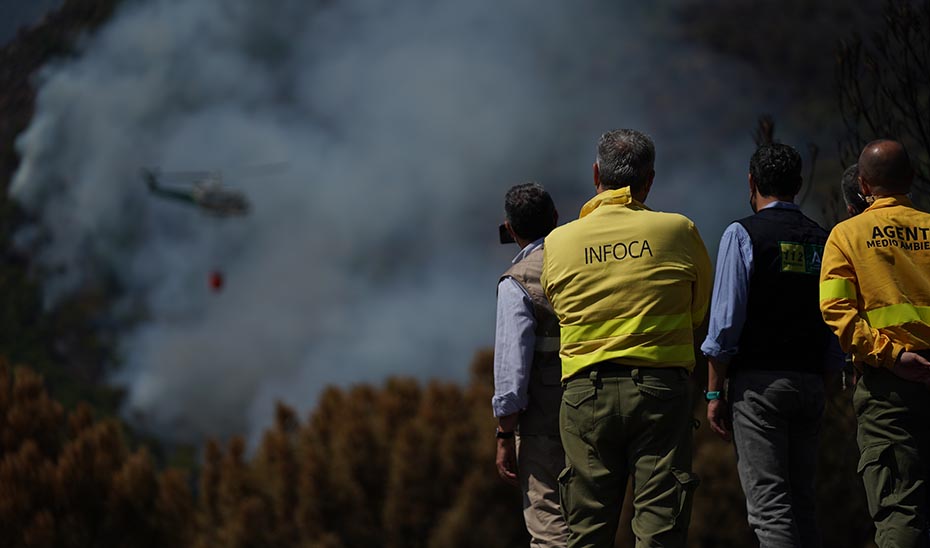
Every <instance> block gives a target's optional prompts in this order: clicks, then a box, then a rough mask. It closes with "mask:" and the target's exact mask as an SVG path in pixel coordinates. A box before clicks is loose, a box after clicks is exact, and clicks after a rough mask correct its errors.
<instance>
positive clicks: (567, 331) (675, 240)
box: [542, 187, 713, 380]
mask: <svg viewBox="0 0 930 548" xmlns="http://www.w3.org/2000/svg"><path fill="white" fill-rule="evenodd" d="M712 283H713V271H712V269H711V264H710V258H709V257H708V256H707V249H706V248H705V247H704V242H703V240H701V236H700V235H699V234H698V231H697V228H696V227H695V226H694V223H692V222H691V221H690V220H689V219H688V218H687V217H684V216H682V215H678V214H674V213H660V212H656V211H652V210H650V209H649V208H648V207H646V206H645V205H643V204H641V203H639V202H637V201H635V200H633V199H632V197H631V196H630V189H629V187H626V188H622V189H619V190H609V191H605V192H602V193H601V194H598V195H597V196H595V197H594V198H593V199H591V201H589V202H588V203H587V204H585V206H584V207H583V208H582V210H581V216H580V218H579V219H578V220H576V221H573V222H571V223H568V224H566V225H564V226H561V227H559V228H556V229H555V230H554V231H552V233H550V234H549V236H548V237H547V238H546V244H545V259H544V263H543V272H542V284H543V289H544V290H545V292H546V296H547V297H548V298H549V301H550V302H551V303H552V307H553V309H554V310H555V313H556V316H558V318H559V324H560V325H561V334H560V337H561V345H560V346H561V348H560V351H559V354H560V356H561V358H562V379H563V380H564V379H567V378H568V377H570V376H572V375H574V374H575V373H578V372H579V371H582V370H584V369H585V368H587V367H589V366H591V365H593V364H595V363H598V362H602V361H605V360H610V361H613V362H617V363H622V364H628V365H633V366H637V365H639V366H649V367H685V368H687V369H688V370H691V369H693V367H694V345H693V328H694V327H696V326H698V325H699V324H701V323H702V322H703V321H704V317H705V315H706V313H707V304H708V299H709V298H710V291H711V284H712Z"/></svg>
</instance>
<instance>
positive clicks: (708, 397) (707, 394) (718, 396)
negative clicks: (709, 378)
mask: <svg viewBox="0 0 930 548" xmlns="http://www.w3.org/2000/svg"><path fill="white" fill-rule="evenodd" d="M722 399H723V391H721V390H705V391H704V400H705V401H707V402H712V401H714V400H722Z"/></svg>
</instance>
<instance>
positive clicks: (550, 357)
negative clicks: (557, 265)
mask: <svg viewBox="0 0 930 548" xmlns="http://www.w3.org/2000/svg"><path fill="white" fill-rule="evenodd" d="M542 264H543V248H542V247H541V246H540V247H539V248H538V249H536V250H534V251H533V252H532V253H530V254H529V255H527V256H526V257H525V258H524V259H523V260H522V261H520V262H518V263H517V264H515V265H513V266H511V267H510V269H509V270H507V272H505V273H504V275H503V276H501V280H503V279H504V278H513V279H514V280H515V281H516V282H517V283H518V284H520V285H521V286H522V287H523V289H524V290H526V292H527V294H529V296H530V299H531V300H532V301H533V315H534V316H535V318H536V348H535V351H534V352H533V365H532V368H531V369H530V381H529V389H528V394H529V402H528V403H527V406H526V409H525V410H524V411H523V412H522V413H521V414H520V435H521V436H539V435H549V436H558V435H559V405H560V404H561V401H562V384H561V375H562V363H561V361H560V360H559V319H558V318H557V317H556V315H555V312H553V310H552V305H550V304H549V301H548V300H546V295H545V294H544V293H543V289H542V285H541V284H540V283H539V275H540V273H541V272H542Z"/></svg>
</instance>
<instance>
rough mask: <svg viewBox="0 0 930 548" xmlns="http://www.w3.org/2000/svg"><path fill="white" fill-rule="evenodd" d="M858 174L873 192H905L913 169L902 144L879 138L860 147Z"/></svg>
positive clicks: (907, 190) (912, 176) (912, 177)
mask: <svg viewBox="0 0 930 548" xmlns="http://www.w3.org/2000/svg"><path fill="white" fill-rule="evenodd" d="M859 176H860V177H862V179H863V180H864V181H865V182H866V183H867V184H868V185H869V186H870V187H871V188H872V190H873V194H875V193H879V194H882V195H888V194H907V193H908V192H910V191H911V182H913V180H914V170H913V168H912V167H911V159H910V157H909V156H908V155H907V150H905V149H904V145H902V144H901V143H899V142H898V141H892V140H890V139H879V140H877V141H872V142H871V143H869V144H867V145H865V148H863V149H862V154H860V155H859Z"/></svg>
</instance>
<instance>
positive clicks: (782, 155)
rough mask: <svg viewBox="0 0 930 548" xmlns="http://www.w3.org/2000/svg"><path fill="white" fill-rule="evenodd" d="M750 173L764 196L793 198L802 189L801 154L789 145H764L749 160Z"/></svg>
mask: <svg viewBox="0 0 930 548" xmlns="http://www.w3.org/2000/svg"><path fill="white" fill-rule="evenodd" d="M749 175H750V176H751V177H752V180H753V182H754V183H755V185H756V188H757V189H758V190H759V194H761V195H762V196H778V197H785V198H787V197H792V198H793V197H794V196H795V195H796V194H797V193H798V191H799V190H801V155H800V154H798V151H797V150H795V149H794V147H792V146H789V145H783V144H781V143H772V144H767V145H762V146H760V147H759V148H757V149H756V151H755V152H754V153H753V155H752V158H750V160H749Z"/></svg>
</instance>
